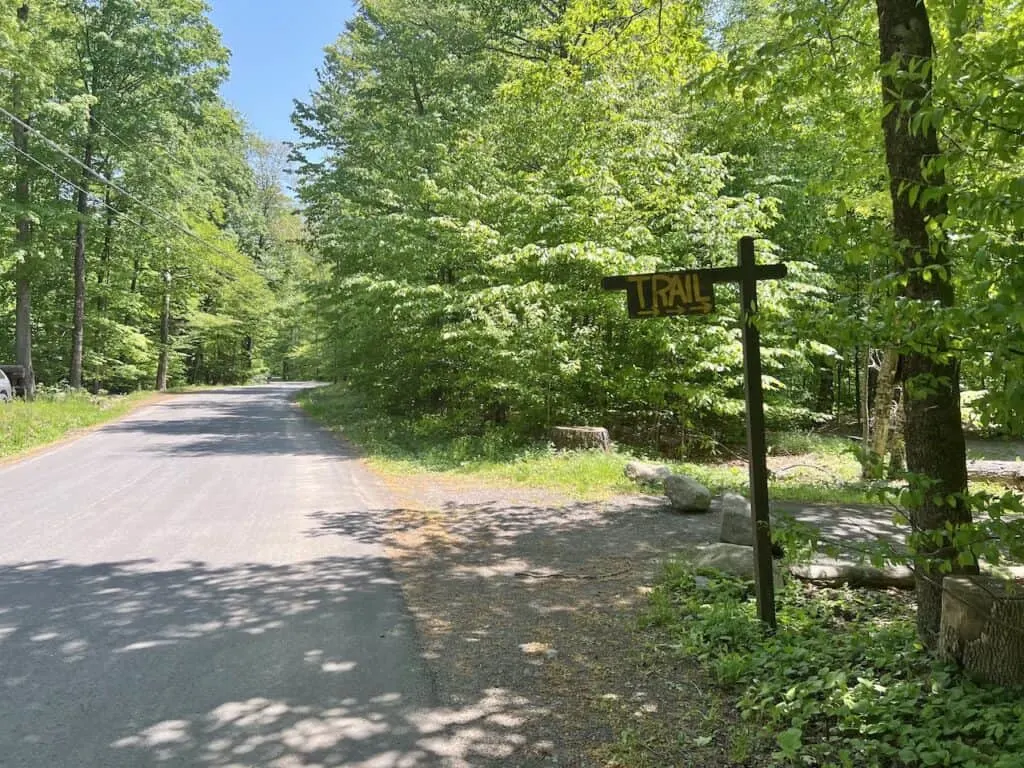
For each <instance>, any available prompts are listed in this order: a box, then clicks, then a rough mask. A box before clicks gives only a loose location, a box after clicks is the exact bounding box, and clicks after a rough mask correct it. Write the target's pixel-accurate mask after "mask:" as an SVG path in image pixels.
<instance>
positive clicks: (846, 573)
mask: <svg viewBox="0 0 1024 768" xmlns="http://www.w3.org/2000/svg"><path fill="white" fill-rule="evenodd" d="M789 572H790V573H792V574H793V575H794V576H796V577H797V578H798V579H803V580H804V581H813V582H814V583H815V584H823V585H825V586H829V587H839V586H844V585H847V586H851V587H872V588H877V589H890V588H895V589H913V588H914V572H913V571H912V570H910V569H909V568H907V567H906V566H901V565H900V566H888V567H885V568H875V567H874V566H871V565H865V564H863V563H855V562H853V561H850V560H836V559H833V558H822V559H820V560H815V561H814V562H812V563H805V564H802V565H791V566H790V567H789Z"/></svg>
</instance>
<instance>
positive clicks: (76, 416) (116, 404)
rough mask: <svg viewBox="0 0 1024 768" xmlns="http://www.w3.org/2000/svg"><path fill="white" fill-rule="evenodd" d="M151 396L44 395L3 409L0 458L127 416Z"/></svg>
mask: <svg viewBox="0 0 1024 768" xmlns="http://www.w3.org/2000/svg"><path fill="white" fill-rule="evenodd" d="M148 397H150V395H145V394H142V393H139V394H134V395H128V396H122V397H110V396H97V395H86V394H75V393H71V392H62V391H59V390H54V391H46V390H44V391H42V392H41V393H40V395H39V397H38V398H37V399H36V400H35V401H34V402H31V403H25V402H22V401H20V400H15V401H14V402H11V403H7V404H6V405H3V406H0V435H3V439H0V458H10V457H12V456H17V455H18V454H20V453H23V452H24V451H27V450H29V449H30V448H35V447H37V446H40V445H46V444H47V443H52V442H54V441H57V440H60V439H61V438H63V437H66V436H67V435H69V434H72V433H74V432H75V431H76V430H81V429H86V428H88V427H92V426H95V425H97V424H101V423H103V422H106V421H112V420H114V419H117V418H120V417H121V416H124V415H125V414H126V413H128V412H129V411H131V410H133V409H135V408H137V407H139V405H141V404H143V403H144V402H145V401H146V399H147V398H148Z"/></svg>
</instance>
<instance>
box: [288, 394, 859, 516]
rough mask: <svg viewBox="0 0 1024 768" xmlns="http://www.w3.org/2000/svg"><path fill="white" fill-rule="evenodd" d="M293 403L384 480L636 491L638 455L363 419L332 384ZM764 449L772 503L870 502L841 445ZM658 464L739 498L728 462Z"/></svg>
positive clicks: (587, 494)
mask: <svg viewBox="0 0 1024 768" xmlns="http://www.w3.org/2000/svg"><path fill="white" fill-rule="evenodd" d="M299 402H300V404H301V405H302V407H303V408H304V409H305V410H306V411H307V412H308V413H309V414H310V415H311V416H313V417H314V418H316V419H317V420H319V421H320V422H322V423H323V424H325V425H327V426H328V427H330V428H331V429H332V430H334V431H335V432H337V433H338V434H339V435H341V436H342V437H344V438H345V439H347V440H349V441H351V442H352V443H353V444H355V445H356V446H358V447H359V448H360V449H361V450H362V452H363V453H364V455H365V456H366V457H367V458H368V460H369V462H370V463H371V465H372V466H373V467H374V469H376V470H378V471H379V472H382V473H384V474H388V475H393V476H394V475H409V474H419V473H430V472H434V473H443V474H446V475H453V476H466V477H472V478H473V479H475V480H477V481H481V482H485V483H494V484H501V485H520V486H530V487H535V488H547V489H550V490H555V491H561V492H564V493H568V494H570V495H572V496H575V497H577V498H582V499H600V498H607V497H609V496H613V495H615V494H620V493H634V492H636V491H637V490H638V486H637V485H636V484H635V483H633V482H631V481H630V480H627V479H626V477H625V476H624V475H623V469H624V467H625V465H626V464H627V463H628V462H629V461H632V460H634V459H635V458H637V457H636V456H634V455H632V454H630V453H629V452H626V451H616V452H613V453H610V454H602V453H596V452H582V453H557V452H555V451H553V450H551V449H550V447H549V446H547V445H543V444H540V445H538V444H535V443H534V444H531V443H527V442H524V441H522V440H521V439H517V438H515V437H514V436H512V435H510V434H509V433H508V432H507V431H503V430H500V429H493V430H490V431H487V432H484V433H482V434H477V435H459V436H455V437H453V436H452V435H451V432H450V430H446V429H445V426H446V425H444V424H442V423H439V422H430V421H419V422H408V421H402V420H400V419H397V418H389V417H386V416H383V415H380V414H374V413H371V412H369V411H368V410H367V409H366V408H364V407H363V405H362V404H361V403H360V402H359V401H358V400H357V399H356V398H355V397H354V396H353V395H352V394H351V393H349V392H348V391H346V390H345V389H344V388H343V387H339V386H332V387H325V388H322V389H317V390H311V391H308V392H305V393H303V394H302V395H301V396H300V399H299ZM771 443H772V445H771V451H772V453H773V456H772V458H771V459H770V462H769V463H770V465H771V467H772V470H773V472H774V479H773V480H772V484H771V492H772V495H773V498H775V499H779V500H789V501H801V502H809V503H810V502H833V503H851V504H855V503H870V502H872V501H876V500H877V495H875V494H873V493H872V491H871V488H869V487H868V486H865V485H863V484H861V483H859V482H858V481H857V478H858V477H859V474H860V465H859V464H858V463H857V461H856V459H855V458H854V456H853V454H852V453H851V452H850V450H849V443H848V442H847V441H845V440H843V439H841V438H835V437H820V436H814V435H805V434H782V435H775V436H773V439H772V441H771ZM658 461H659V462H660V463H666V464H669V465H670V466H671V467H672V468H673V469H675V470H676V471H678V472H681V473H684V474H688V475H690V476H691V477H693V478H695V479H697V480H698V481H700V482H701V483H703V484H704V485H706V486H707V487H708V488H710V489H711V490H712V492H714V493H721V492H724V491H735V492H739V493H745V492H746V489H747V466H746V463H745V462H743V461H740V460H738V459H736V458H735V457H733V458H731V459H730V460H721V461H715V462H708V463H699V464H698V463H689V462H671V461H663V460H661V459H658Z"/></svg>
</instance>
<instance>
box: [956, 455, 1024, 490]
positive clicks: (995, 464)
mask: <svg viewBox="0 0 1024 768" xmlns="http://www.w3.org/2000/svg"><path fill="white" fill-rule="evenodd" d="M967 477H968V478H969V479H971V480H990V481H992V482H996V483H1002V484H1003V485H1006V486H1008V487H1010V488H1024V461H968V462H967Z"/></svg>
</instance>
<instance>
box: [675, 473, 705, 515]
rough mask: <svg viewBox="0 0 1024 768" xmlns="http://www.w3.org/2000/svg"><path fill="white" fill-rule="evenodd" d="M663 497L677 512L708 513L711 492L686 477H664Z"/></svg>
mask: <svg viewBox="0 0 1024 768" xmlns="http://www.w3.org/2000/svg"><path fill="white" fill-rule="evenodd" d="M665 495H666V496H668V500H669V502H670V503H671V504H672V508H673V509H675V510H676V511H677V512H708V511H709V510H710V509H711V491H709V490H708V489H707V488H705V487H704V486H703V485H701V484H700V483H698V482H697V481H696V480H694V479H693V478H692V477H687V476H686V475H669V476H668V477H666V478H665Z"/></svg>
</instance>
